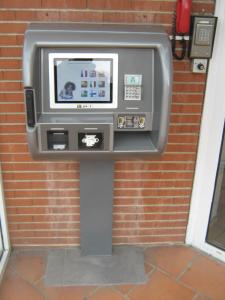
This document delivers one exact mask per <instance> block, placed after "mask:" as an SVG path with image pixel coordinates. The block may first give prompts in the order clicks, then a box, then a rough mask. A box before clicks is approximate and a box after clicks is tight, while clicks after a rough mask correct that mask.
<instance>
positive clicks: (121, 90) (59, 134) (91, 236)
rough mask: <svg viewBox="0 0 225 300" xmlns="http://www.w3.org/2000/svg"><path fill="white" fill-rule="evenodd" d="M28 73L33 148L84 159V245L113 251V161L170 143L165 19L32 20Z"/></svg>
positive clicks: (49, 155)
mask: <svg viewBox="0 0 225 300" xmlns="http://www.w3.org/2000/svg"><path fill="white" fill-rule="evenodd" d="M23 75H24V88H25V102H26V112H27V136H28V143H29V149H30V152H31V155H32V156H33V157H34V159H62V160H65V159H69V160H71V159H74V160H78V159H79V160H80V161H81V163H80V197H81V200H80V207H81V221H80V222H81V224H80V226H81V227H80V232H81V248H82V251H83V253H85V254H97V255H101V254H111V251H112V198H113V162H114V160H116V159H121V158H122V159H128V158H129V157H130V158H132V157H138V158H139V159H140V158H142V157H143V156H146V155H147V156H152V155H155V154H159V153H162V151H163V149H164V147H165V144H166V140H167V131H168V120H169V111H170V98H171V86H172V83H171V82H172V63H171V46H170V41H169V38H168V35H167V34H166V33H165V32H164V30H163V28H161V27H159V26H133V25H130V26H128V25H124V26H120V25H97V24H96V25H94V24H91V25H82V24H31V25H30V26H29V28H28V30H27V31H26V34H25V42H24V53H23Z"/></svg>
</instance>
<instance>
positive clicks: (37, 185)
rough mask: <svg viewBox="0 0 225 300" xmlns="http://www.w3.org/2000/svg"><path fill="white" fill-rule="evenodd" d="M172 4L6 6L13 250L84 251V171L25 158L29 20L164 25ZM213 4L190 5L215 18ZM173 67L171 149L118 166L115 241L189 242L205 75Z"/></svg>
mask: <svg viewBox="0 0 225 300" xmlns="http://www.w3.org/2000/svg"><path fill="white" fill-rule="evenodd" d="M175 2H176V1H175V0H173V1H166V0H161V1H158V0H154V1H151V0H136V1H135V0H123V1H118V0H0V46H1V48H0V123H1V126H0V152H1V162H2V169H3V179H4V188H5V197H6V205H7V213H8V221H9V230H10V238H11V242H12V245H13V246H23V245H65V244H67V245H75V244H79V163H77V162H64V161H58V162H36V161H33V160H32V158H31V157H30V155H29V152H28V147H27V141H26V133H25V113H24V104H23V83H22V75H21V73H22V70H21V65H22V61H21V54H22V47H23V46H22V45H23V34H24V30H25V29H26V27H27V25H28V24H29V22H43V21H44V22H106V23H136V24H152V23H155V24H162V25H163V26H164V27H165V28H166V30H167V32H168V33H171V23H172V19H173V11H174V7H175ZM213 9H214V1H213V0H205V1H200V0H193V13H201V12H206V13H211V12H213ZM190 70H191V68H190V62H189V61H188V60H184V61H175V62H174V87H173V103H172V114H171V119H170V130H169V140H168V146H167V149H166V152H165V154H164V155H163V156H162V157H161V159H160V160H157V161H155V160H154V161H151V160H145V161H131V162H129V161H122V162H117V163H116V165H115V192H114V213H113V241H114V243H117V244H118V243H123V244H125V243H130V244H139V243H146V244H150V243H168V242H175V243H179V242H183V241H184V238H185V231H186V225H187V219H188V212H189V204H190V197H191V191H192V182H193V176H194V168H195V159H196V151H197V143H198V136H199V126H200V120H201V112H202V105H203V96H204V89H205V80H206V77H205V75H196V74H193V73H191V71H190Z"/></svg>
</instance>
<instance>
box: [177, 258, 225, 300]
mask: <svg viewBox="0 0 225 300" xmlns="http://www.w3.org/2000/svg"><path fill="white" fill-rule="evenodd" d="M180 280H181V281H182V282H184V283H185V284H187V285H189V286H192V287H194V288H195V289H196V290H198V291H200V292H201V293H203V294H205V295H206V296H208V297H209V298H212V299H213V300H214V299H215V300H224V299H225V266H224V264H221V263H219V262H217V261H214V260H211V259H210V258H208V257H206V256H202V255H201V256H200V257H198V258H197V259H196V260H195V261H194V263H193V265H192V267H191V268H190V269H188V270H187V272H185V273H184V275H183V276H182V277H181V278H180Z"/></svg>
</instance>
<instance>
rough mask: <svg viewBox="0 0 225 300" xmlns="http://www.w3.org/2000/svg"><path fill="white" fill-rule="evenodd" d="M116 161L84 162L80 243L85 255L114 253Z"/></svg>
mask: <svg viewBox="0 0 225 300" xmlns="http://www.w3.org/2000/svg"><path fill="white" fill-rule="evenodd" d="M113 169H114V161H112V160H106V161H100V160H97V161H92V160H91V161H84V160H82V161H81V162H80V245H81V251H82V254H84V255H112V207H113V180H114V178H113V177H114V176H113Z"/></svg>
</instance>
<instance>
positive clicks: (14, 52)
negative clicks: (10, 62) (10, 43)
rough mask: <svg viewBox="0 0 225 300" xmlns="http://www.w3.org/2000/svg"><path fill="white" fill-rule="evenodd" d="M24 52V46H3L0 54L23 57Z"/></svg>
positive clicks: (2, 55)
mask: <svg viewBox="0 0 225 300" xmlns="http://www.w3.org/2000/svg"><path fill="white" fill-rule="evenodd" d="M22 53H23V49H22V47H20V48H14V47H13V48H12V47H1V49H0V55H1V57H21V56H22Z"/></svg>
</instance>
